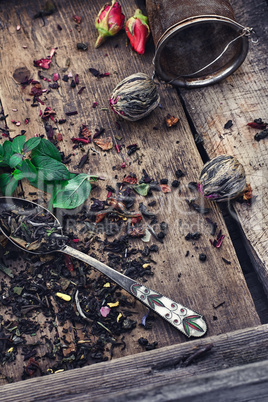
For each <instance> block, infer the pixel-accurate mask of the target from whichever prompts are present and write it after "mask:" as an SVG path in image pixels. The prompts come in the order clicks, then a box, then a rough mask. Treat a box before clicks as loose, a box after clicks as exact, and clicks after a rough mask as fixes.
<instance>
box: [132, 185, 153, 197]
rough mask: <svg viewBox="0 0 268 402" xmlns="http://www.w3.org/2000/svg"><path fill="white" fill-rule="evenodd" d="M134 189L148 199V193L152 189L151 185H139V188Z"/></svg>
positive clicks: (134, 187)
mask: <svg viewBox="0 0 268 402" xmlns="http://www.w3.org/2000/svg"><path fill="white" fill-rule="evenodd" d="M133 189H134V190H135V191H136V193H138V194H139V195H143V196H144V197H146V195H147V194H148V191H149V189H150V185H149V184H146V183H141V184H138V185H137V186H133Z"/></svg>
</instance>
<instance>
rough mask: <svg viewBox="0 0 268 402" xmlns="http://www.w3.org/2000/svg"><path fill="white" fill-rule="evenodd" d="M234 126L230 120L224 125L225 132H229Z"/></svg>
mask: <svg viewBox="0 0 268 402" xmlns="http://www.w3.org/2000/svg"><path fill="white" fill-rule="evenodd" d="M232 125H233V122H232V120H228V121H227V123H225V124H224V128H225V130H228V129H229V128H231V127H232Z"/></svg>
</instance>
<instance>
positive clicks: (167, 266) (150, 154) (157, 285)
mask: <svg viewBox="0 0 268 402" xmlns="http://www.w3.org/2000/svg"><path fill="white" fill-rule="evenodd" d="M43 3H44V2H42V1H41V0H37V1H35V2H33V1H31V0H25V1H24V2H18V1H15V0H9V1H2V2H1V4H0V23H1V25H0V26H1V33H0V45H1V57H0V68H1V70H0V71H1V73H0V81H1V82H0V100H1V102H2V107H3V111H4V114H5V115H8V116H7V117H6V123H7V126H8V127H9V128H10V129H11V128H12V130H13V131H12V132H11V137H12V138H13V137H15V136H16V135H18V134H20V132H21V130H26V137H27V138H31V137H33V136H34V135H35V134H40V135H43V134H45V128H44V122H43V121H42V119H41V118H40V115H39V113H40V110H44V108H45V107H47V106H49V107H51V108H52V109H53V110H55V111H56V114H57V119H66V123H65V124H64V125H59V124H57V123H55V124H53V123H52V124H53V128H54V129H55V131H54V132H55V134H56V133H61V134H62V136H63V141H62V142H59V144H58V145H59V147H60V150H61V151H64V152H65V154H66V155H67V154H69V153H72V154H73V155H72V157H71V165H69V166H68V167H70V166H71V167H72V168H73V169H74V167H75V166H76V165H77V164H78V163H79V160H80V158H81V156H82V153H81V151H80V150H73V143H72V141H71V138H72V137H77V134H78V133H79V129H80V127H81V126H82V124H86V125H87V126H88V127H89V129H90V130H92V132H94V130H95V129H96V128H100V127H105V130H106V134H107V135H110V136H112V138H113V141H114V144H115V141H116V143H118V144H121V145H122V146H123V147H122V150H121V152H120V153H117V152H116V149H115V147H113V148H112V149H111V150H110V151H108V152H103V151H102V150H98V153H96V152H95V151H94V150H93V151H92V150H91V145H92V144H91V145H89V146H88V148H86V147H85V149H86V150H87V149H89V162H88V164H87V165H85V166H84V167H83V168H82V169H81V170H80V172H85V173H87V172H88V171H90V173H94V174H99V175H102V176H104V177H105V179H106V180H105V184H103V183H100V184H99V185H98V188H97V189H95V190H93V191H94V192H92V196H94V197H105V196H106V193H107V192H106V190H105V187H106V184H109V185H115V184H116V182H117V180H119V181H120V180H122V178H123V177H124V175H127V174H129V173H130V172H132V173H135V174H136V175H137V177H138V178H141V176H142V169H145V171H146V172H148V173H149V175H150V176H151V177H153V178H154V179H156V180H158V181H159V180H160V179H164V178H167V179H168V180H169V184H170V183H171V182H172V181H173V180H174V179H176V176H175V172H176V170H178V169H181V170H182V171H183V172H184V173H185V176H183V177H182V178H181V179H180V186H179V188H178V189H175V188H173V187H172V191H171V193H167V194H165V193H163V192H159V193H155V197H154V199H155V200H156V202H157V217H158V222H161V221H165V222H167V223H168V233H167V236H166V238H165V241H164V242H163V244H160V245H159V252H158V253H157V254H156V255H155V261H156V263H157V264H156V265H155V266H154V276H152V277H149V278H148V282H147V284H148V286H150V287H152V288H153V289H157V290H158V291H159V292H162V293H164V294H165V295H167V296H169V297H170V298H172V299H173V300H177V301H179V302H181V303H182V304H183V305H186V306H189V307H191V308H192V309H194V310H197V311H198V312H200V313H201V314H202V315H203V316H204V317H205V320H206V322H207V324H208V332H207V334H206V335H205V337H203V338H200V339H198V340H187V339H186V338H185V337H184V335H182V334H181V333H179V332H178V331H177V330H176V329H174V328H173V327H171V326H170V325H169V324H168V323H166V322H164V321H163V320H161V319H160V318H159V317H156V318H155V322H154V326H153V329H152V330H151V331H145V330H144V328H143V327H142V326H140V325H137V327H136V328H135V329H134V330H133V331H132V332H131V333H129V334H126V335H125V342H126V348H125V350H124V351H121V350H119V349H115V351H114V357H113V359H112V360H111V361H108V362H102V363H98V364H94V365H89V366H86V367H83V368H82V369H75V370H70V371H66V372H63V373H58V374H57V375H53V376H44V377H37V378H33V379H30V380H26V381H23V382H21V381H20V382H15V383H14V384H6V382H7V381H6V378H7V377H13V378H14V380H15V381H19V380H20V378H21V374H22V370H23V366H25V363H24V362H23V361H22V356H20V355H18V356H17V359H16V362H15V363H9V364H6V365H5V366H3V367H2V368H1V370H0V371H1V373H2V376H3V380H1V381H2V384H3V386H2V388H0V396H1V400H11V398H12V400H14V398H15V399H16V400H22V399H24V400H35V399H37V398H38V399H41V400H42V401H45V400H54V399H57V400H67V399H68V400H70V399H75V400H80V399H86V400H94V401H97V400H105V401H108V400H116V401H120V400H123V399H125V398H126V397H128V398H129V399H130V400H159V401H160V400H161V401H162V400H171V398H172V397H174V395H175V396H176V398H177V399H176V400H180V398H182V400H188V398H190V397H191V399H194V398H197V397H199V400H206V401H209V400H213V397H214V396H215V394H214V392H216V393H217V392H219V390H221V387H222V384H224V383H225V381H226V382H227V384H228V387H229V388H230V390H232V391H233V392H236V394H237V395H238V396H240V395H242V394H240V393H243V392H244V391H243V390H244V387H245V383H246V381H245V380H244V378H245V377H243V375H244V376H246V375H248V377H249V380H248V383H247V385H248V389H249V390H250V391H249V392H252V395H255V391H256V388H255V386H254V384H257V385H258V387H259V388H258V389H259V396H260V395H263V396H266V397H267V390H265V387H262V386H261V385H260V384H262V382H263V381H267V378H268V375H267V369H268V364H267V361H266V359H267V352H268V332H267V328H268V327H267V323H268V315H267V308H268V307H267V299H266V296H265V294H264V293H263V290H262V286H263V288H264V290H265V291H266V292H267V291H268V266H267V249H268V244H267V242H268V241H267V220H268V215H267V213H266V207H267V188H266V183H267V140H262V141H260V142H256V141H255V140H254V135H255V133H256V132H257V131H255V130H254V129H252V128H250V127H248V126H247V123H248V122H249V121H252V120H254V119H257V118H259V117H261V118H262V119H263V120H264V121H265V120H266V121H267V115H266V113H267V112H266V111H267V106H268V105H267V94H266V92H267V84H268V79H267V70H266V69H267V23H266V21H267V17H268V6H267V2H266V1H265V0H262V1H257V0H251V1H248V2H247V4H245V2H243V1H242V0H233V1H232V5H233V7H234V11H235V14H236V18H237V20H238V21H239V22H240V23H241V24H244V25H245V26H250V27H254V28H255V30H256V32H257V34H258V36H259V41H258V43H257V44H256V43H251V42H250V49H249V54H248V57H247V59H246V61H245V62H244V63H243V65H242V66H241V67H240V68H239V69H238V71H236V72H235V73H234V74H232V75H231V76H230V77H229V78H227V79H225V80H224V81H223V82H221V83H219V84H217V85H214V86H210V87H207V88H202V89H195V90H181V89H180V90H177V89H175V88H173V87H171V86H169V85H166V84H163V83H160V84H159V87H158V89H159V93H160V97H161V107H159V108H157V110H155V111H154V112H153V113H152V114H151V115H150V116H149V117H147V118H145V119H143V120H140V121H137V122H127V121H125V120H120V121H119V122H120V130H119V129H118V125H117V124H116V122H117V118H116V116H115V114H114V113H113V112H112V111H111V110H110V108H109V102H108V101H109V97H110V94H111V92H112V90H113V88H114V87H115V86H116V84H117V83H118V82H119V81H121V80H122V79H123V78H125V77H127V76H128V75H130V74H133V73H136V72H139V71H140V72H144V73H147V74H148V75H150V76H151V75H152V74H153V65H152V58H153V54H154V46H153V43H152V40H151V42H149V44H148V46H147V49H146V53H145V55H143V56H140V55H138V54H137V53H135V52H134V51H133V50H132V49H131V47H130V44H129V41H128V40H127V38H126V36H125V34H124V33H121V34H119V35H117V36H116V37H114V38H110V39H109V40H107V42H106V43H105V44H104V45H103V46H102V47H100V48H99V49H94V42H95V40H96V29H95V27H94V23H93V22H94V18H95V16H96V15H97V13H98V11H99V9H100V8H101V6H102V5H103V4H104V2H103V1H101V0H96V1H95V2H89V1H84V0H77V1H76V2H72V1H71V0H57V1H55V3H56V4H57V11H56V12H55V13H53V14H52V15H50V16H47V17H45V18H44V20H42V19H41V18H38V19H33V16H34V15H35V14H36V13H37V12H38V11H39V10H40V9H41V8H42V6H43ZM121 4H122V8H123V12H124V14H125V15H126V16H127V17H128V16H131V15H132V14H133V13H134V11H135V5H134V4H132V3H131V2H130V1H127V0H122V1H121ZM139 5H140V2H139ZM73 15H78V16H81V17H82V22H81V24H79V25H78V24H76V23H75V21H74V20H73V19H72V16H73ZM77 43H87V44H88V50H87V51H81V50H78V49H77ZM52 48H56V55H55V56H53V61H52V63H51V66H50V69H49V70H47V71H46V72H44V75H45V76H46V77H50V78H52V77H53V73H59V74H60V77H62V76H63V75H64V74H68V73H72V74H73V76H74V75H75V74H78V75H79V81H80V82H79V85H78V87H76V88H72V87H71V86H70V82H69V83H66V82H63V81H62V80H60V81H59V84H60V87H59V89H58V90H53V89H52V90H51V91H50V92H49V93H48V94H47V95H46V96H45V100H44V105H42V104H40V105H39V106H38V107H31V102H29V101H28V98H29V87H28V88H26V89H22V86H21V85H20V84H19V83H18V82H17V81H16V79H15V78H16V77H15V78H14V72H15V71H18V70H17V69H19V68H22V67H23V68H26V69H28V70H29V72H30V74H31V77H32V78H33V79H34V80H39V78H38V75H37V73H38V69H37V68H36V67H34V66H33V60H35V59H41V58H43V57H46V56H47V55H48V54H49V53H50V50H51V49H52ZM89 68H95V69H97V70H99V71H100V72H101V73H105V72H109V73H110V75H109V76H106V77H103V78H97V77H94V76H93V75H92V74H91V73H90V72H89ZM42 86H43V87H45V88H47V83H46V82H42ZM81 87H85V89H84V90H83V92H81V94H77V92H78V90H79V88H81ZM42 99H43V98H42ZM95 102H97V106H96V107H93V104H94V103H95ZM74 110H77V111H78V114H76V115H74V116H67V115H66V112H67V113H68V112H70V111H74ZM167 114H171V115H172V116H177V117H179V123H178V124H177V125H176V126H174V127H171V128H168V127H167V126H166V124H165V118H166V116H167ZM26 118H27V119H28V120H29V123H28V124H26V123H25V119H26ZM12 120H15V121H20V122H21V125H20V126H16V125H14V124H12ZM228 120H232V123H233V125H232V126H231V127H230V128H228V129H224V125H225V123H226V122H227V121H228ZM196 134H198V135H199V136H200V137H201V138H202V139H203V145H202V146H200V145H197V143H196V141H195V139H196V137H197V135H196ZM119 137H121V139H120V140H118V139H116V138H119ZM4 140H5V138H4V137H3V138H2V139H1V140H0V141H1V143H2V142H3V141H4ZM134 143H137V144H138V146H139V150H138V151H137V153H136V154H134V155H131V156H128V155H127V149H126V146H128V145H130V144H134ZM94 147H95V148H96V146H95V145H94ZM223 153H228V154H231V155H234V156H236V157H237V158H238V159H239V160H240V162H241V163H242V164H243V165H244V167H245V170H246V174H247V179H248V182H250V184H251V186H252V189H253V194H254V196H255V198H254V202H253V204H252V205H251V206H249V205H247V204H239V203H233V204H232V206H231V207H230V208H227V209H226V208H225V210H222V209H220V208H219V207H218V205H216V204H215V203H211V202H206V205H205V206H206V207H208V208H210V213H209V215H207V216H209V218H210V219H211V220H212V221H213V222H216V223H217V227H218V230H221V231H222V233H223V234H225V238H224V242H223V245H222V247H221V248H220V249H217V248H215V247H212V246H211V244H210V241H209V240H210V239H211V235H210V231H211V226H210V225H209V224H208V222H207V220H206V217H207V216H204V215H202V214H199V213H198V212H196V211H194V210H192V209H191V208H190V207H189V204H188V203H187V200H189V199H191V198H193V195H192V193H191V190H190V189H189V186H188V184H189V183H190V182H197V181H198V178H199V173H200V171H201V168H202V166H203V163H204V161H205V160H206V158H212V157H214V156H216V155H219V154H223ZM202 158H203V159H202ZM123 161H124V162H125V163H126V168H124V169H123V168H121V167H120V166H121V164H122V162H123ZM22 186H23V190H24V195H25V197H26V199H32V197H31V195H30V193H31V192H32V191H33V188H32V187H30V186H28V185H27V184H25V183H24V182H23V184H22ZM42 197H43V196H42V194H41V193H39V202H42V199H43V198H42ZM136 202H137V204H136V205H138V203H139V202H144V203H145V204H146V203H148V202H149V201H147V199H144V197H141V196H140V197H138V200H137V201H136ZM90 204H91V202H90V200H88V202H87V205H88V206H90ZM223 214H224V215H225V219H224V217H223ZM227 225H228V227H227ZM234 226H235V232H234V230H232V227H234ZM197 230H198V231H199V232H201V233H202V235H201V238H200V239H199V240H198V241H196V242H189V241H187V240H185V236H186V235H187V233H189V232H195V231H197ZM229 230H230V232H229ZM153 242H154V241H153V239H152V240H151V243H149V244H152V243H153ZM133 244H134V245H136V246H137V247H141V248H143V246H144V245H141V244H140V241H135V242H133ZM187 251H189V253H187ZM200 253H205V254H206V256H207V260H206V261H205V262H202V261H200V260H199V254H200ZM237 253H238V254H237ZM187 254H189V255H188V257H186V255H187ZM245 254H247V255H248V258H247V257H246V256H245ZM238 256H239V258H238ZM99 258H101V259H103V260H105V258H106V256H105V254H103V255H99ZM223 259H225V261H226V260H227V261H230V262H231V263H230V264H226V263H225V262H224V260H223ZM250 264H252V266H253V268H254V270H251V268H250V266H251V265H250ZM241 265H242V266H241ZM17 268H18V265H16V263H15V266H14V267H13V270H14V272H15V271H16V269H17ZM242 268H243V270H242ZM243 271H244V272H243ZM255 273H257V275H258V277H259V279H260V281H261V284H262V285H261V284H258V281H257V280H255V279H251V278H252V277H253V278H254V277H255ZM1 279H3V281H4V282H7V278H6V276H5V275H4V274H2V273H1ZM52 299H53V298H52ZM55 308H57V306H56V304H55ZM1 310H2V312H1V314H2V315H3V316H4V317H7V316H8V312H7V311H6V309H5V308H3V309H1ZM135 310H136V312H137V317H138V318H137V321H140V320H141V318H142V317H143V316H144V314H145V313H146V309H145V307H144V306H142V305H140V304H139V303H137V304H136V307H135ZM37 319H38V322H39V323H40V325H41V329H42V334H43V335H44V334H45V335H46V336H50V337H51V339H52V340H53V339H54V338H55V336H59V338H60V340H61V341H62V339H63V338H62V337H63V336H64V331H63V329H64V328H63V327H62V326H61V325H60V324H59V322H57V323H56V326H55V328H54V329H53V331H52V333H50V329H49V327H48V326H46V325H45V320H46V318H45V317H44V316H42V313H40V314H39V315H38V317H37ZM66 325H67V327H68V328H69V327H70V323H68V322H67V323H66ZM89 328H90V325H89ZM75 331H77V328H76V329H75V330H74V331H73V332H71V333H70V334H69V335H68V336H69V338H68V339H69V341H70V346H69V348H68V352H70V351H71V350H75V348H76V343H75ZM40 335H41V332H40V333H39V332H37V334H36V336H35V337H30V336H26V337H25V339H26V341H27V342H29V343H30V342H35V341H38V340H39V339H40ZM140 337H146V338H147V339H148V340H149V342H154V341H157V342H158V348H157V349H156V350H153V351H150V352H144V351H143V349H142V347H141V346H140V345H139V344H138V339H139V338H140ZM62 342H63V341H62ZM202 348H204V350H205V351H206V350H207V352H204V354H203V355H202V353H201V355H200V356H199V357H198V354H197V356H196V357H195V355H194V353H195V352H196V351H200V350H202ZM45 352H46V346H44V345H43V346H42V347H41V348H40V351H39V353H40V356H41V355H44V354H45ZM65 352H66V351H65ZM189 356H192V357H193V359H192V358H190V360H189V364H188V363H187V364H183V363H182V362H184V363H185V361H187V358H189ZM194 357H195V358H194ZM259 362H261V363H259ZM50 363H51V362H49V361H48V360H46V359H43V360H42V362H41V363H40V365H42V369H43V371H46V370H47V369H49V367H50V366H49V364H50ZM215 370H220V371H219V373H218V374H217V375H216V374H213V375H212V374H211V372H212V371H213V372H214V371H215ZM252 373H254V375H253V374H252ZM251 376H252V377H251ZM208 377H211V387H209V385H208V386H207V387H205V386H204V384H205V383H207V382H208V379H207V378H208ZM238 378H240V380H239V382H238ZM241 378H242V380H241ZM175 383H176V384H177V385H176V386H175V385H174V384H175ZM185 384H186V385H187V386H186V385H185ZM196 385H198V387H196ZM189 389H190V390H191V391H189ZM180 391H181V397H180V396H179V395H180ZM220 392H221V393H222V395H225V394H224V392H227V391H226V386H225V387H224V389H223V390H221V391H220ZM161 393H162V394H161ZM200 393H201V397H200ZM262 393H263V394H262ZM161 395H162V397H161ZM202 395H203V397H202ZM218 395H219V394H218ZM218 395H217V398H218ZM226 395H227V394H226ZM230 395H231V394H228V395H227V396H226V397H225V399H220V400H234V399H232V398H231V397H230ZM227 397H230V399H226V398H227ZM146 398H147V399H146ZM183 398H185V399H183ZM186 398H187V399H186ZM209 398H211V399H209ZM194 400H195V399H194ZM196 400H197V399H196ZM237 400H239V399H237Z"/></svg>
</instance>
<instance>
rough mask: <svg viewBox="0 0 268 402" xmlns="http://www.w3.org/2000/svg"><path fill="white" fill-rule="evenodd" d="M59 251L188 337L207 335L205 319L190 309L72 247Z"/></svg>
mask: <svg viewBox="0 0 268 402" xmlns="http://www.w3.org/2000/svg"><path fill="white" fill-rule="evenodd" d="M59 251H61V252H63V253H65V254H69V255H70V256H72V257H75V258H77V259H79V260H81V261H83V262H85V263H87V264H89V265H91V266H92V267H94V268H96V269H97V270H98V271H100V272H102V273H103V274H104V275H106V276H107V277H109V278H110V279H111V280H112V281H113V282H115V283H117V284H118V285H119V286H121V287H122V288H123V289H125V290H126V291H127V292H128V293H130V294H131V295H132V296H135V297H136V298H137V299H138V300H139V301H141V302H142V303H143V304H145V305H146V306H147V307H149V308H151V309H152V310H153V311H155V312H156V313H157V314H159V315H160V316H161V317H162V318H164V319H165V320H166V321H168V322H169V323H170V324H172V325H173V326H174V327H175V328H177V329H178V330H179V331H181V332H182V333H183V334H184V335H186V336H187V337H190V336H194V337H200V336H202V335H204V334H205V333H206V330H207V325H206V322H205V321H204V319H203V317H202V316H201V315H200V314H198V313H196V312H195V311H193V310H191V309H189V308H188V307H184V306H182V305H181V304H179V303H177V302H175V301H173V300H171V299H169V298H168V297H166V296H163V295H162V294H160V293H158V292H155V291H154V290H152V289H149V288H147V287H146V286H144V285H141V284H139V283H138V282H136V281H134V280H133V279H131V278H129V277H127V276H125V275H123V274H121V273H120V272H117V271H116V270H115V269H113V268H111V267H109V266H108V265H106V264H104V263H103V262H100V261H98V260H96V259H95V258H93V257H90V256H89V255H87V254H84V253H82V252H81V251H78V250H76V249H74V248H72V247H69V246H66V247H65V248H64V249H62V250H59Z"/></svg>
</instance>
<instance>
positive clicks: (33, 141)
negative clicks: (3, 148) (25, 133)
mask: <svg viewBox="0 0 268 402" xmlns="http://www.w3.org/2000/svg"><path fill="white" fill-rule="evenodd" d="M40 142H41V138H40V137H32V138H30V139H29V140H28V141H26V142H25V144H24V145H23V148H22V151H23V152H24V153H26V152H30V151H32V150H33V149H34V148H36V147H37V146H38V145H39V144H40Z"/></svg>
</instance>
